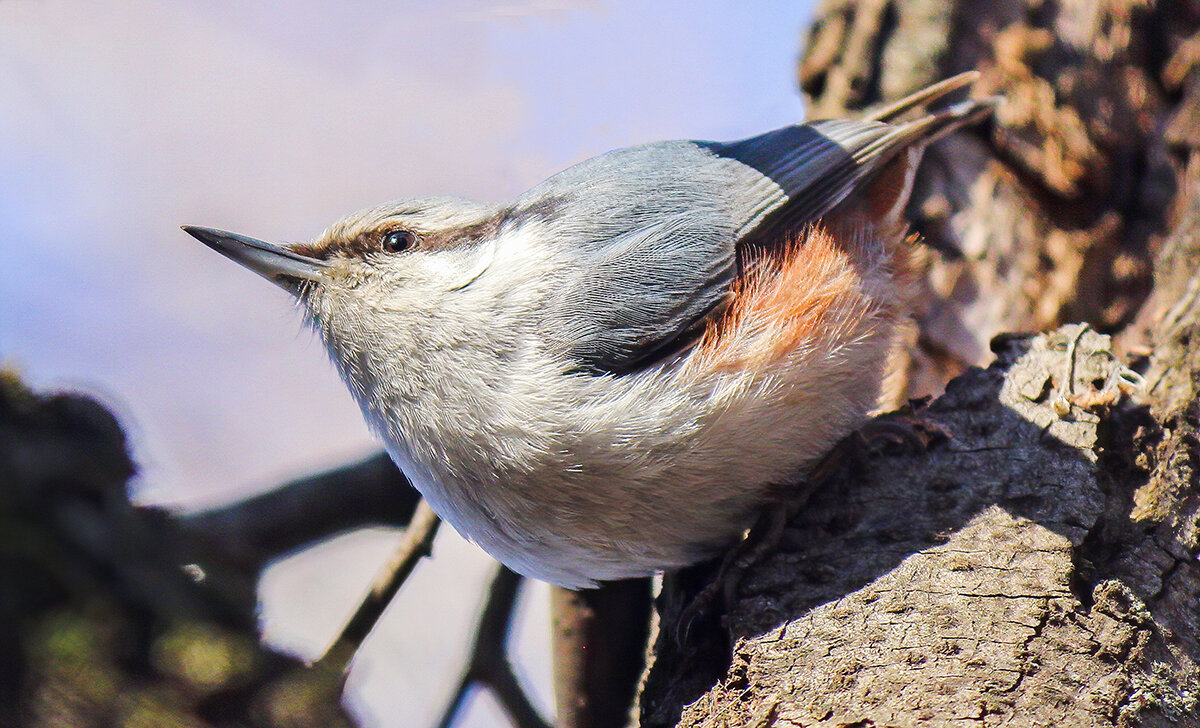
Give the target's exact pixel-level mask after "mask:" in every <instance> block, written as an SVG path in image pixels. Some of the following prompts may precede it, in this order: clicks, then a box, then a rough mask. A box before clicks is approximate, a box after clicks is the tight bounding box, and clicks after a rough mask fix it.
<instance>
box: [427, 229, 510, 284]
mask: <svg viewBox="0 0 1200 728" xmlns="http://www.w3.org/2000/svg"><path fill="white" fill-rule="evenodd" d="M432 257H433V258H435V259H436V260H437V263H436V265H438V266H441V267H444V271H439V272H444V273H445V275H446V278H447V279H448V280H449V281H450V288H448V289H447V290H450V291H461V290H462V289H464V288H466V287H467V286H469V285H471V284H472V283H474V282H475V281H476V279H478V278H479V276H481V275H483V274H484V272H485V271H487V269H488V268H490V267H491V266H492V262H493V261H494V260H496V241H495V240H489V241H487V242H486V243H481V244H480V245H478V246H476V247H475V248H474V249H473V250H472V251H471V255H470V256H465V257H464V258H458V257H457V256H445V257H443V256H432ZM471 257H474V258H475V264H474V265H472V266H470V267H469V268H467V270H465V271H460V270H459V266H458V264H459V263H464V262H470V259H471Z"/></svg>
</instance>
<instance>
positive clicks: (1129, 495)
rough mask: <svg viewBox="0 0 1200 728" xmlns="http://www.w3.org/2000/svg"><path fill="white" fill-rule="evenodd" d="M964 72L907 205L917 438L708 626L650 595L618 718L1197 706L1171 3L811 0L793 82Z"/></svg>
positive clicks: (891, 92)
mask: <svg viewBox="0 0 1200 728" xmlns="http://www.w3.org/2000/svg"><path fill="white" fill-rule="evenodd" d="M970 68H978V69H980V70H981V71H982V72H983V76H982V78H981V80H980V82H979V84H978V85H977V88H976V93H979V94H998V95H1001V96H1002V97H1003V98H1004V100H1005V101H1004V104H1003V105H1002V106H1001V108H1000V110H999V112H998V113H997V118H996V122H995V124H994V126H993V128H991V129H989V130H987V131H986V133H976V134H970V133H966V134H960V135H957V136H956V137H954V138H951V139H947V140H946V141H944V142H943V143H941V144H939V145H938V146H937V147H935V148H934V149H932V150H930V152H929V154H928V155H927V157H926V162H925V163H924V165H923V168H922V170H921V176H920V181H919V183H918V190H917V193H916V194H915V195H914V199H913V202H912V205H911V207H910V210H909V212H910V216H911V218H912V220H913V223H914V226H915V228H916V229H917V231H918V232H920V233H921V234H922V236H923V237H924V238H925V240H926V242H927V243H928V244H929V245H928V248H927V250H926V256H925V263H924V265H925V270H926V278H925V280H926V285H927V291H926V294H927V295H926V296H925V297H924V300H925V301H927V302H928V304H927V307H926V308H925V309H924V310H923V311H920V312H919V317H918V318H919V323H920V333H919V335H914V337H913V339H912V341H911V342H910V343H911V346H910V348H909V351H908V354H907V357H906V361H905V362H903V364H902V366H901V367H900V369H901V372H902V376H901V377H899V378H898V379H897V381H896V383H895V385H894V388H893V393H892V394H893V400H894V401H896V402H899V401H902V400H903V398H904V397H905V396H913V395H922V394H930V393H937V392H940V391H942V389H943V387H945V394H943V395H942V396H940V397H939V398H938V399H936V400H934V401H933V402H932V403H931V404H930V405H929V406H928V407H927V408H925V409H921V410H919V411H918V412H916V413H915V414H913V415H911V417H912V418H913V419H915V420H916V421H917V422H918V424H919V425H920V426H921V427H922V428H923V429H924V430H925V431H926V432H930V433H933V434H934V439H933V442H932V443H931V444H930V446H929V447H928V448H927V449H926V450H925V451H922V452H895V451H892V450H889V449H886V448H885V449H883V450H877V451H874V452H869V453H864V454H863V456H862V457H861V458H856V459H854V460H853V461H851V462H848V463H847V464H846V465H845V466H844V467H843V469H842V472H841V473H839V474H838V476H837V477H835V478H833V479H832V480H831V482H829V483H828V484H826V485H825V486H824V487H823V488H822V489H821V490H820V491H819V492H818V493H817V494H816V495H815V496H814V497H813V499H812V500H811V501H810V503H809V505H808V506H807V507H806V508H805V509H804V510H803V512H801V513H800V514H799V515H798V516H797V517H796V518H795V519H793V521H792V522H791V523H790V524H789V527H788V529H787V530H786V532H785V537H784V538H783V539H782V542H781V543H780V545H779V546H778V547H777V548H776V549H775V550H774V552H773V553H771V554H769V555H768V556H767V557H765V558H763V559H761V560H760V561H758V562H757V563H756V564H754V565H753V566H752V567H751V568H750V569H749V571H748V573H747V574H746V576H745V577H744V578H743V580H742V582H741V587H740V591H739V593H738V594H737V597H736V600H735V602H734V603H733V605H732V606H731V609H730V610H729V612H728V614H727V615H725V617H724V619H723V620H722V622H721V623H720V624H716V623H712V624H707V625H700V626H699V627H698V628H693V629H690V630H687V631H686V634H687V639H686V640H684V642H683V644H682V645H680V644H679V643H678V642H677V641H676V639H675V635H676V634H678V630H675V629H672V627H674V626H675V625H674V624H673V620H675V619H676V612H675V610H674V609H673V607H672V606H671V605H672V604H675V603H679V602H686V601H687V599H688V597H689V596H690V593H689V592H688V591H687V590H684V593H683V594H682V595H674V598H673V599H671V600H669V601H665V602H664V606H663V611H664V614H663V617H662V620H663V624H664V625H665V626H666V627H667V628H665V629H663V630H662V634H661V635H660V637H659V639H658V642H657V645H656V648H655V657H654V659H655V663H654V665H653V667H652V668H651V671H650V673H649V675H648V678H647V681H646V685H645V689H644V691H643V694H642V696H641V705H642V718H643V722H644V723H645V724H646V725H647V726H663V725H676V724H680V725H705V726H709V725H711V726H718V725H720V726H724V725H731V726H732V725H737V726H744V725H758V726H767V725H803V726H884V725H886V726H907V725H932V726H941V725H947V726H949V725H954V726H959V725H961V726H968V725H981V726H982V725H987V726H1003V725H1014V726H1015V725H1021V726H1026V725H1069V726H1109V725H1147V726H1158V725H1185V726H1200V669H1198V667H1197V663H1198V662H1200V564H1198V563H1197V555H1200V486H1198V484H1197V480H1196V474H1195V468H1196V464H1195V460H1196V458H1197V448H1198V446H1200V440H1198V439H1197V425H1198V424H1200V405H1197V402H1198V401H1200V400H1198V397H1200V350H1198V347H1197V345H1196V342H1200V301H1198V300H1197V296H1198V292H1200V276H1198V275H1197V272H1196V271H1197V266H1196V261H1197V260H1200V201H1198V198H1200V194H1198V193H1200V190H1198V189H1197V187H1198V181H1200V164H1198V163H1197V162H1198V161H1200V155H1198V153H1197V152H1198V150H1200V5H1198V4H1196V3H1185V2H1175V3H1171V2H1154V1H1153V0H1141V1H1138V0H1071V1H1068V0H990V1H984V0H960V1H958V2H945V1H944V0H942V1H937V2H934V1H928V0H910V1H909V2H905V3H897V2H887V1H886V0H861V1H855V0H837V1H828V2H826V3H824V5H823V6H822V8H821V11H820V13H819V17H818V20H817V21H816V24H815V25H814V28H813V30H812V33H811V36H810V38H809V43H808V47H807V54H806V56H805V57H804V59H803V60H802V62H801V67H800V79H801V84H802V86H803V88H804V89H805V91H806V92H807V93H809V94H810V95H811V97H812V99H811V106H810V108H811V109H812V110H813V111H814V113H815V115H816V116H834V115H843V114H846V113H848V112H851V111H852V110H854V109H858V108H860V107H863V106H865V105H869V104H872V103H875V102H877V101H881V100H884V99H892V98H895V97H898V96H901V95H903V94H904V93H906V92H908V91H911V90H913V89H915V88H918V87H920V86H922V85H925V84H926V83H929V82H932V81H934V80H936V79H937V78H939V77H942V76H946V75H949V74H950V73H953V72H957V71H962V70H967V69H970ZM1152 270H1153V271H1154V273H1153V275H1152V274H1151V271H1152ZM1072 321H1082V322H1087V323H1088V324H1090V325H1069V326H1063V327H1062V328H1059V329H1058V330H1056V331H1053V332H1052V333H1050V334H1046V335H1041V336H1000V337H997V335H998V334H1001V333H1003V332H1006V331H1022V330H1047V329H1053V328H1055V327H1058V326H1060V325H1061V324H1063V323H1064V322H1072ZM1105 334H1115V335H1117V336H1116V339H1115V341H1116V345H1114V344H1113V343H1112V342H1113V340H1110V338H1109V337H1108V336H1107V335H1105ZM989 342H990V346H989ZM993 354H994V355H995V362H994V363H993V364H992V365H991V366H990V367H989V368H987V369H978V368H973V367H976V366H978V365H982V364H985V363H986V362H987V361H988V360H989V359H991V358H992V356H993ZM1130 355H1132V356H1133V358H1134V360H1133V366H1135V367H1136V368H1137V369H1138V370H1139V371H1141V372H1143V373H1144V376H1145V383H1144V384H1142V385H1141V387H1140V388H1139V387H1137V386H1136V385H1137V380H1138V377H1137V375H1136V374H1134V373H1133V372H1132V371H1130V370H1128V369H1126V368H1125V367H1124V366H1122V364H1121V362H1122V361H1124V358H1125V357H1127V356H1130ZM955 375H958V376H957V378H956V379H954V380H953V381H951V382H950V383H949V385H948V386H947V385H946V384H945V383H946V382H947V380H949V379H950V378H951V377H953V376H955ZM1123 393H1125V394H1128V395H1130V396H1124V395H1123Z"/></svg>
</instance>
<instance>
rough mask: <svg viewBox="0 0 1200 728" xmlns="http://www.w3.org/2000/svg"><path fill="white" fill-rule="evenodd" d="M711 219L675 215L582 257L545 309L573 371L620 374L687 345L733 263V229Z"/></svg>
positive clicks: (717, 304)
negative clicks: (572, 364) (573, 367)
mask: <svg viewBox="0 0 1200 728" xmlns="http://www.w3.org/2000/svg"><path fill="white" fill-rule="evenodd" d="M712 217H713V216H712V215H705V214H695V213H687V212H683V213H677V214H674V215H671V216H669V217H667V219H665V220H662V221H660V222H658V223H654V224H651V225H647V226H645V227H642V228H639V229H636V230H633V231H630V232H628V233H626V234H624V235H620V236H618V237H617V238H615V239H613V240H612V241H611V242H610V243H609V244H608V245H605V246H604V247H603V248H602V249H600V250H598V251H596V252H595V253H593V254H592V255H589V256H587V257H586V258H584V259H583V260H582V261H581V262H582V265H580V266H579V267H578V269H577V270H576V271H574V273H573V274H572V275H571V276H569V277H568V278H567V279H566V280H564V281H563V282H562V284H561V285H560V286H559V288H558V290H557V291H556V292H555V293H554V294H553V295H552V296H551V299H550V301H549V304H548V306H547V311H546V313H547V319H546V323H547V324H548V326H546V328H545V331H546V333H547V336H546V338H547V339H548V340H549V342H550V344H551V346H552V348H554V349H557V350H558V351H559V352H561V353H562V354H563V355H565V356H566V357H567V358H569V359H570V360H572V361H573V362H575V364H576V367H575V368H576V369H577V370H578V371H584V372H588V373H591V374H622V373H626V372H629V371H631V370H635V369H638V368H640V367H642V366H645V365H647V364H650V363H653V362H655V361H659V360H661V359H663V358H665V357H667V356H670V355H671V354H673V353H675V352H677V351H679V350H680V349H681V348H683V347H685V346H687V345H688V344H690V343H691V342H692V341H693V340H694V338H695V337H696V336H697V335H698V334H699V333H700V332H701V331H702V328H703V322H704V321H705V320H707V318H708V316H710V315H712V314H713V313H714V311H715V310H717V309H720V308H721V307H722V304H723V302H724V301H725V299H726V297H727V295H728V292H729V286H730V283H731V281H732V280H733V275H734V272H735V267H736V263H735V255H734V242H735V237H734V235H733V230H732V228H731V227H729V226H728V225H721V224H714V220H712V219H711V218H712Z"/></svg>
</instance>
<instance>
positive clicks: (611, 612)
mask: <svg viewBox="0 0 1200 728" xmlns="http://www.w3.org/2000/svg"><path fill="white" fill-rule="evenodd" d="M651 605H652V599H651V580H650V579H648V578H646V579H626V580H622V581H610V582H605V583H603V584H601V585H600V586H599V587H598V588H596V589H586V590H582V591H571V590H569V589H563V588H560V587H552V589H551V592H550V620H551V630H552V631H551V639H552V640H553V649H554V697H555V703H556V704H557V706H558V720H557V724H556V725H558V726H559V727H560V728H621V726H625V725H628V724H629V723H630V720H631V718H630V712H631V709H632V707H633V702H634V697H635V695H636V693H637V687H638V680H639V678H640V677H641V674H642V669H643V667H644V666H645V656H646V641H647V639H648V638H649V636H650V610H651Z"/></svg>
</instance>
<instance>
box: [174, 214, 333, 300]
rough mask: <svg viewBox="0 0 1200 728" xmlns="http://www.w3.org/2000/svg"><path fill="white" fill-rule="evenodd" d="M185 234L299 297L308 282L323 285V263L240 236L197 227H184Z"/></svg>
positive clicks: (324, 265)
mask: <svg viewBox="0 0 1200 728" xmlns="http://www.w3.org/2000/svg"><path fill="white" fill-rule="evenodd" d="M183 231H184V232H185V233H187V234H188V235H191V236H192V237H193V238H195V239H197V240H199V241H200V242H202V243H204V244H205V245H207V246H208V247H210V248H212V249H213V250H215V251H217V252H218V253H220V254H221V255H223V256H225V257H226V258H229V259H230V260H232V261H234V262H236V263H241V264H242V265H244V266H246V267H247V268H249V269H250V270H252V271H254V272H255V273H257V274H259V275H260V276H262V277H263V278H266V279H267V280H269V281H271V282H272V283H274V284H275V285H277V286H279V287H281V288H283V289H284V290H286V291H287V292H288V293H291V294H292V295H299V293H300V289H301V288H302V287H303V284H304V282H305V281H313V282H320V280H321V277H322V273H323V272H324V270H325V268H327V267H328V263H326V262H325V261H323V260H317V259H316V258H309V257H307V256H303V255H300V254H298V253H293V252H292V251H290V250H288V249H286V248H281V247H279V246H278V245H271V244H270V243H264V242H263V241H261V240H255V239H254V238H249V237H246V236H245V235H238V234H237V233H227V232H225V231H224V230H214V229H212V228H206V227H196V226H194V225H184V226H183Z"/></svg>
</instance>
